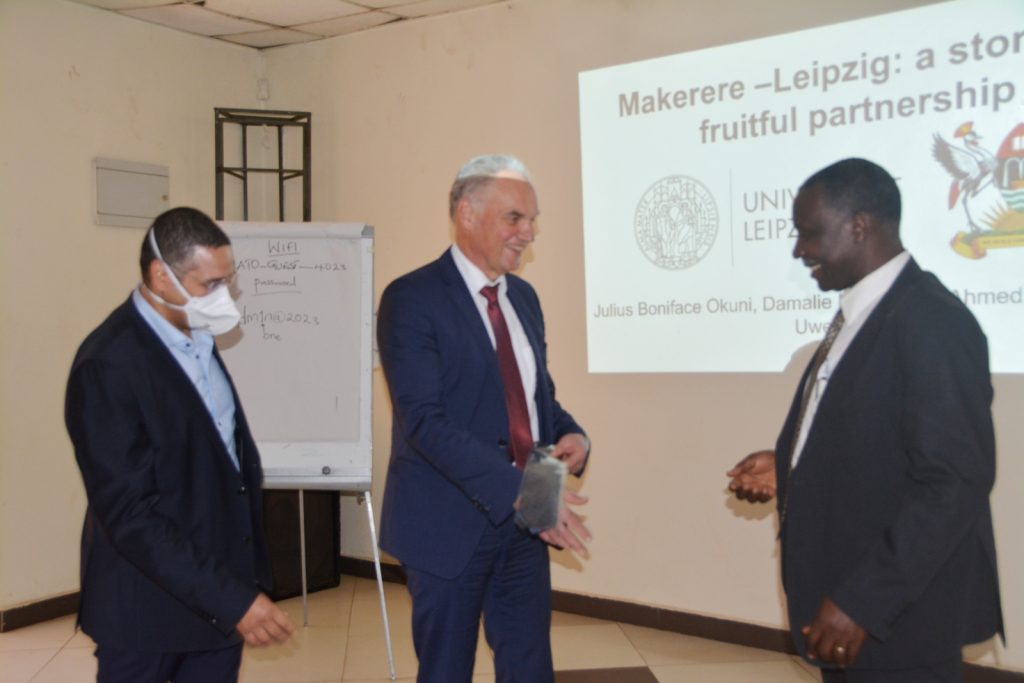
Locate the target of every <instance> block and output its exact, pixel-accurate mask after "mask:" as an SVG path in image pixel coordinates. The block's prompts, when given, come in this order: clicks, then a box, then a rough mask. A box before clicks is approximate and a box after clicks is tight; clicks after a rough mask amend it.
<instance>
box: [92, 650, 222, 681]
mask: <svg viewBox="0 0 1024 683" xmlns="http://www.w3.org/2000/svg"><path fill="white" fill-rule="evenodd" d="M96 659H97V661H98V664H99V668H98V671H97V674H96V681H97V683H167V682H168V681H172V682H173V683H235V682H236V681H237V680H238V667H239V665H240V664H241V662H242V644H241V643H239V644H238V645H233V646H231V647H226V648H224V649H222V650H204V651H202V652H134V651H131V650H117V649H114V648H110V647H104V646H102V645H97V646H96Z"/></svg>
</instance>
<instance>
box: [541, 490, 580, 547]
mask: <svg viewBox="0 0 1024 683" xmlns="http://www.w3.org/2000/svg"><path fill="white" fill-rule="evenodd" d="M562 500H563V501H564V503H563V505H562V508H561V509H560V510H559V511H558V524H556V525H555V526H554V527H552V528H551V529H546V530H544V531H542V532H540V534H539V535H540V537H541V539H542V540H543V541H544V542H545V543H549V544H551V545H553V546H555V547H556V548H559V549H562V550H566V549H568V550H571V551H572V552H574V553H576V554H577V555H579V556H580V557H589V556H590V553H589V552H588V551H587V546H586V545H584V541H589V540H590V539H591V535H590V531H589V530H588V529H587V527H585V526H584V525H583V520H581V519H580V518H579V516H578V515H577V514H576V513H575V512H573V511H572V510H570V509H569V506H568V503H572V504H573V505H583V504H584V503H586V502H587V500H588V499H587V498H586V497H585V496H581V495H579V494H577V493H573V492H572V491H570V490H569V489H565V490H564V491H563V492H562Z"/></svg>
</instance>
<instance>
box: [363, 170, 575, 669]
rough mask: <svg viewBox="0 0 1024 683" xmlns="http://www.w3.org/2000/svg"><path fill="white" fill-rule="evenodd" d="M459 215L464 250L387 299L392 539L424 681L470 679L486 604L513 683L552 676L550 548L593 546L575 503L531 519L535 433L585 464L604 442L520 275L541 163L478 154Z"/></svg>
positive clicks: (499, 664)
mask: <svg viewBox="0 0 1024 683" xmlns="http://www.w3.org/2000/svg"><path fill="white" fill-rule="evenodd" d="M449 211H450V215H451V219H452V222H453V223H454V226H455V231H454V236H455V243H454V244H453V245H452V247H451V248H450V249H448V250H446V251H445V252H444V254H443V255H442V256H441V257H440V258H439V259H438V260H436V261H434V262H432V263H429V264H427V265H426V266H423V267H422V268H419V269H418V270H415V271H413V272H411V273H408V274H406V275H403V276H402V277H400V278H398V279H397V280H395V281H394V282H392V283H391V284H390V285H389V286H388V287H387V289H386V290H385V291H384V293H383V295H382V296H381V302H380V309H379V313H378V324H377V338H378V346H379V348H380V357H381V364H382V365H383V368H384V374H385V377H386V379H387V383H388V388H389V390H390V393H391V403H392V407H393V426H392V447H391V449H392V450H391V461H390V464H389V466H388V475H387V482H386V485H385V490H384V503H383V511H382V515H381V548H383V549H384V550H385V551H387V552H388V553H390V554H392V555H393V556H395V557H396V558H398V559H399V560H400V561H401V563H402V565H403V567H404V568H405V571H406V575H407V578H408V587H409V593H410V595H411V596H412V602H413V615H412V620H413V624H412V628H413V640H414V644H415V647H416V655H417V657H418V659H419V675H418V678H417V680H418V681H419V682H420V683H469V681H470V680H471V678H472V674H473V663H474V659H475V654H476V644H477V633H478V630H479V626H480V616H481V614H482V615H483V617H484V632H485V635H486V637H487V642H488V644H489V645H490V646H491V648H492V650H493V651H494V662H495V671H496V679H497V681H500V682H502V683H511V682H522V683H550V682H551V681H553V680H554V673H553V667H552V661H551V645H550V636H549V631H550V623H551V579H550V568H549V560H548V550H547V545H546V544H551V545H553V546H556V547H560V548H568V549H570V550H572V551H574V552H577V553H579V554H584V553H585V552H586V548H585V546H584V545H583V543H584V541H586V540H589V538H590V534H589V532H588V531H587V529H586V528H585V527H584V526H583V524H582V522H581V521H580V519H579V517H577V515H576V514H575V513H574V512H573V511H572V510H571V509H570V508H569V507H568V506H566V505H562V507H561V510H560V512H559V520H558V523H557V525H556V526H555V527H553V528H551V529H524V528H521V525H520V524H517V518H516V514H515V511H516V503H517V495H518V491H519V485H520V481H521V479H522V472H521V468H522V466H523V462H524V460H525V458H526V456H527V454H528V453H529V451H530V449H531V448H532V447H533V445H534V444H535V443H539V444H553V445H554V451H553V453H552V455H553V456H554V457H556V458H559V459H561V460H562V461H564V463H565V465H566V468H567V469H568V471H569V472H571V473H573V474H579V473H580V472H582V470H583V466H584V464H585V462H586V459H587V456H588V454H589V450H590V442H589V441H588V439H587V437H586V436H585V435H584V432H583V430H582V429H581V428H580V426H579V425H578V424H576V422H575V420H573V418H572V416H571V415H570V414H569V413H568V412H566V411H565V410H564V409H562V407H561V406H560V405H559V404H558V401H557V400H556V399H555V388H554V383H553V382H552V380H551V377H550V375H549V374H548V371H547V360H546V342H545V339H544V319H543V316H542V314H541V308H540V302H539V301H538V299H537V295H536V293H535V292H534V290H533V288H532V287H531V286H530V285H529V284H527V283H526V282H525V281H524V280H522V279H521V278H519V277H517V276H515V275H513V274H512V271H513V270H515V269H517V268H518V267H519V266H520V262H521V259H522V255H523V252H524V250H525V249H526V248H527V247H529V245H530V244H531V243H532V242H533V239H534V232H535V222H536V219H537V215H538V213H539V211H538V208H537V196H536V194H535V192H534V190H533V185H532V183H531V181H530V176H529V173H528V172H527V170H526V168H525V166H523V164H522V162H520V161H519V160H517V159H515V158H514V157H510V156H505V155H488V156H481V157H476V158H474V159H472V160H470V161H469V162H467V163H466V164H465V165H464V166H463V167H462V168H461V169H460V170H459V172H458V174H457V176H456V178H455V182H454V184H453V185H452V189H451V194H450V197H449ZM564 500H565V502H569V503H575V504H578V503H582V502H585V499H584V498H582V497H580V496H577V495H575V494H573V493H572V492H570V491H566V492H565V493H564Z"/></svg>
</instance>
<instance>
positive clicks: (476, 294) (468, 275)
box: [452, 244, 540, 442]
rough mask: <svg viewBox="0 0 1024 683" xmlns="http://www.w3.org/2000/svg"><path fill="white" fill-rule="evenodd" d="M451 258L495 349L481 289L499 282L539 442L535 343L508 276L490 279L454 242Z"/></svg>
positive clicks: (505, 313)
mask: <svg viewBox="0 0 1024 683" xmlns="http://www.w3.org/2000/svg"><path fill="white" fill-rule="evenodd" d="M452 258H453V259H455V267H456V268H458V269H459V274H460V275H462V280H463V281H464V282H465V283H466V288H467V289H469V295H470V296H471V297H472V299H473V303H475V304H476V310H477V311H479V313H480V319H481V320H483V322H484V327H485V328H486V329H487V335H488V336H489V337H490V338H491V346H492V347H494V348H495V349H497V343H496V342H495V341H494V330H493V329H492V328H491V319H490V317H489V316H488V315H487V299H485V298H484V295H483V294H481V293H480V290H481V289H483V288H484V287H490V286H492V285H498V306H499V307H500V308H501V312H502V314H503V315H504V316H505V324H506V325H507V326H508V334H509V336H510V337H511V338H512V350H513V351H514V352H515V355H516V365H518V366H519V375H520V377H522V380H523V394H524V395H525V396H526V409H527V411H529V414H530V432H531V433H532V434H533V440H534V442H536V441H537V440H538V439H540V427H539V423H538V421H537V398H536V395H537V359H536V358H534V356H533V347H532V346H530V340H529V339H528V338H527V336H526V332H525V331H523V325H522V323H520V322H519V316H518V315H516V309H515V308H513V307H512V302H511V301H509V300H508V283H506V282H505V276H504V275H502V276H500V277H498V279H497V280H493V281H492V280H488V279H487V276H486V275H484V273H483V271H482V270H480V269H479V268H477V267H476V265H475V264H474V263H473V262H472V261H470V260H469V258H468V257H467V256H466V255H465V254H464V253H462V250H461V249H459V247H458V245H456V244H453V245H452Z"/></svg>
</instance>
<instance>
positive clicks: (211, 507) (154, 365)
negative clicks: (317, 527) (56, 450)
mask: <svg viewBox="0 0 1024 683" xmlns="http://www.w3.org/2000/svg"><path fill="white" fill-rule="evenodd" d="M140 265H141V269H142V283H141V284H140V285H139V286H138V288H137V289H136V290H135V291H134V292H133V293H132V296H131V297H130V298H129V299H128V301H126V302H125V303H123V304H122V305H121V306H119V307H118V308H117V309H115V310H114V312H113V313H111V314H110V316H109V317H108V318H107V319H106V320H105V321H104V322H103V323H102V324H100V326H99V327H97V328H96V329H95V330H94V331H93V332H92V333H91V334H90V335H89V336H88V337H87V338H86V339H85V341H84V342H83V343H82V345H81V347H80V348H79V350H78V354H77V355H76V356H75V360H74V363H73V365H72V367H71V375H70V378H69V380H68V388H67V398H66V405H65V421H66V424H67V428H68V434H69V435H70V437H71V441H72V443H73V444H74V447H75V457H76V459H77V461H78V466H79V468H80V469H81V471H82V479H83V481H84V483H85V489H86V494H87V496H88V501H89V505H88V509H87V510H86V515H85V525H84V529H83V533H82V564H81V573H82V585H81V608H80V612H79V621H80V624H81V626H82V630H84V631H85V632H86V633H87V634H89V636H91V637H92V639H93V640H94V641H95V642H96V658H97V660H98V671H99V672H98V676H97V680H98V681H100V682H101V683H105V682H110V683H114V682H117V683H125V682H133V681H147V682H152V683H163V682H165V681H168V680H171V681H174V682H175V683H193V682H194V683H215V682H220V681H224V682H227V681H235V680H237V678H238V668H239V662H240V660H241V654H242V642H243V639H244V640H245V641H246V642H248V643H249V644H250V645H254V646H260V645H267V644H270V643H272V642H281V641H284V640H285V639H287V637H288V635H289V634H290V633H291V631H292V630H293V628H294V627H293V626H292V624H291V622H290V621H289V620H288V617H287V616H286V615H285V614H284V613H283V612H281V611H280V610H279V609H278V608H277V607H276V606H275V605H274V604H273V603H272V602H271V601H270V599H269V598H268V597H267V596H266V595H265V594H264V593H263V592H262V589H263V588H265V587H267V586H268V585H269V582H270V569H269V561H268V559H267V556H266V544H265V541H264V538H263V531H262V528H263V527H262V524H263V520H262V511H261V503H260V484H261V481H262V470H261V469H260V459H259V454H258V453H257V451H256V445H255V443H254V442H253V439H252V435H251V434H250V432H249V427H248V425H247V424H246V421H245V415H244V414H243V412H242V407H241V405H240V404H239V402H238V396H237V394H235V391H234V386H233V385H232V383H231V379H230V377H229V376H228V374H227V369H226V368H225V367H224V365H223V363H222V361H221V359H220V356H219V355H218V354H217V351H216V349H215V348H214V345H213V335H214V334H221V333H223V332H226V331H227V330H229V329H231V328H232V327H234V326H235V325H236V324H237V323H238V311H237V309H235V307H234V302H233V301H232V298H231V295H230V292H229V288H230V283H231V280H232V279H233V276H234V272H235V268H234V260H233V256H232V252H231V246H230V242H229V240H228V237H227V235H225V234H224V232H223V231H222V230H221V229H220V228H219V227H218V226H217V225H216V224H215V223H214V222H213V221H211V220H210V219H209V218H208V217H207V216H205V215H204V214H202V213H201V212H199V211H196V210H195V209H187V208H179V209H172V210H170V211H167V212H165V213H163V214H161V215H160V216H159V217H157V219H156V220H155V221H154V223H153V226H152V227H151V228H150V230H149V231H148V232H147V234H146V237H145V239H144V240H143V244H142V253H141V257H140ZM261 587H262V588H261Z"/></svg>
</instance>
